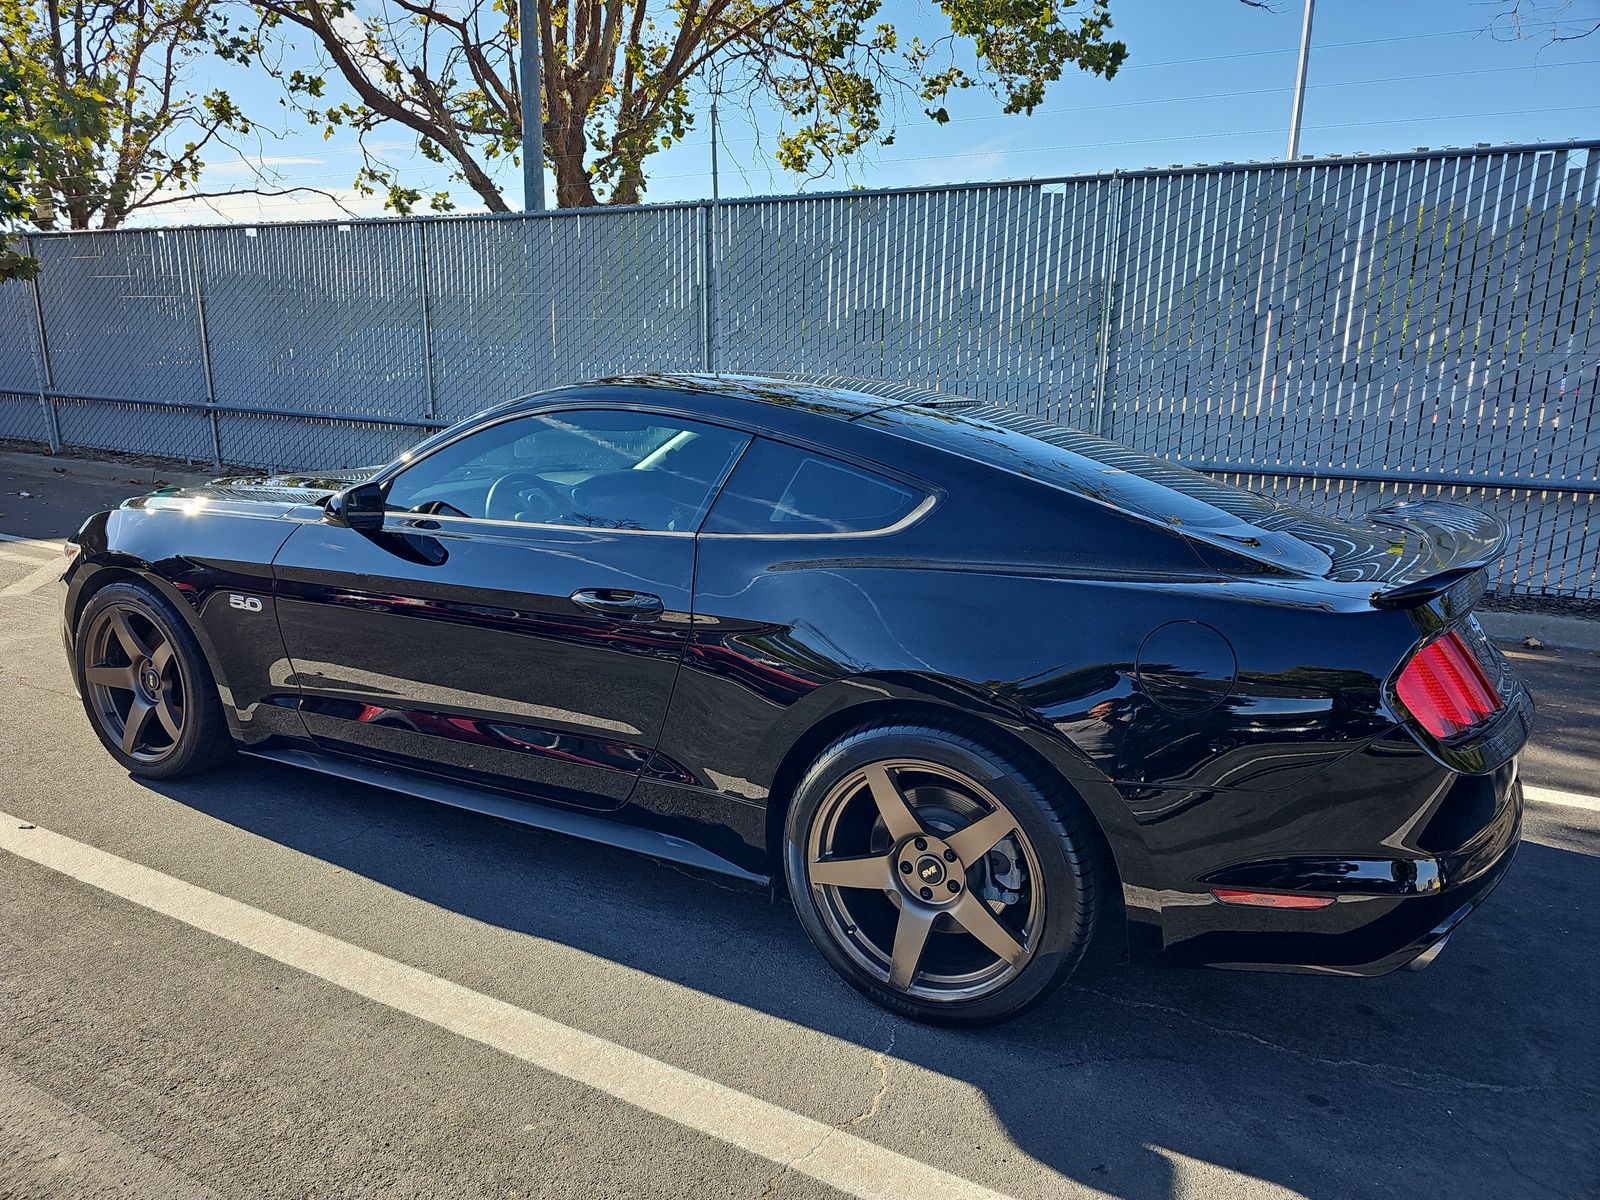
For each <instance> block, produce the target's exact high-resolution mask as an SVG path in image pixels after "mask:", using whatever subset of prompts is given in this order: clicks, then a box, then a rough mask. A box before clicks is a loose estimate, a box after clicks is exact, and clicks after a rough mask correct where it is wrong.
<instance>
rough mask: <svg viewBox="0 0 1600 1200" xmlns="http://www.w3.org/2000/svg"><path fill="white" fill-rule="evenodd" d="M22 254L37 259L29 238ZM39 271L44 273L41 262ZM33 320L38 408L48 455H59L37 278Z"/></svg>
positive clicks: (56, 416) (36, 279) (57, 418)
mask: <svg viewBox="0 0 1600 1200" xmlns="http://www.w3.org/2000/svg"><path fill="white" fill-rule="evenodd" d="M22 252H23V254H25V255H27V256H28V257H29V258H36V257H38V256H37V255H36V254H35V253H34V243H33V239H32V238H31V237H24V238H23V239H22ZM39 270H40V272H41V273H42V272H43V271H44V264H43V262H42V261H41V262H40V264H39ZM33 318H34V321H35V322H36V323H37V325H38V329H39V361H38V363H37V364H36V366H37V371H38V376H39V408H40V410H41V411H42V412H43V413H44V432H45V437H46V438H48V439H49V442H50V453H51V454H60V453H61V421H60V416H59V414H58V413H57V412H56V402H55V397H54V396H53V395H52V394H51V393H53V392H54V391H55V390H56V384H55V374H54V372H53V371H52V370H51V368H50V341H49V339H48V338H47V337H46V336H45V332H44V296H43V294H42V293H41V292H40V291H39V276H38V275H35V276H34V277H33Z"/></svg>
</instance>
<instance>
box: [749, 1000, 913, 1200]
mask: <svg viewBox="0 0 1600 1200" xmlns="http://www.w3.org/2000/svg"><path fill="white" fill-rule="evenodd" d="M886 1023H887V1024H888V1026H889V1044H888V1045H887V1046H885V1047H884V1048H883V1049H882V1050H879V1051H878V1052H877V1053H876V1054H874V1055H873V1056H872V1065H873V1066H874V1067H875V1068H877V1071H878V1087H877V1090H876V1091H875V1092H874V1093H873V1095H872V1099H871V1101H870V1102H868V1104H867V1106H866V1107H865V1108H863V1109H862V1110H861V1111H860V1112H858V1113H856V1115H855V1116H853V1117H847V1118H846V1119H845V1120H843V1121H841V1122H839V1123H838V1124H837V1125H835V1126H834V1127H833V1128H831V1129H829V1130H828V1132H826V1133H824V1134H823V1135H822V1136H821V1137H820V1138H818V1139H817V1141H816V1143H815V1144H814V1145H813V1146H812V1147H811V1148H810V1149H809V1150H807V1151H806V1152H805V1153H804V1154H799V1155H796V1156H795V1157H794V1158H792V1159H790V1160H789V1161H788V1162H786V1163H784V1164H783V1166H782V1167H780V1168H779V1169H778V1170H777V1171H776V1172H775V1173H774V1174H773V1176H772V1178H770V1179H768V1180H767V1186H766V1187H765V1188H763V1189H762V1192H761V1200H773V1197H774V1196H776V1195H777V1194H778V1188H779V1187H780V1186H781V1185H782V1183H783V1181H784V1179H785V1178H787V1177H788V1176H789V1175H791V1174H793V1173H794V1170H795V1168H796V1167H798V1166H800V1165H801V1164H802V1163H804V1162H805V1161H806V1160H807V1159H808V1158H811V1157H812V1156H813V1155H815V1154H816V1153H817V1151H819V1150H821V1149H822V1148H823V1147H824V1146H826V1145H827V1144H828V1139H830V1138H831V1137H833V1135H834V1134H835V1133H843V1132H844V1131H845V1130H846V1129H848V1128H852V1127H855V1126H858V1125H864V1124H866V1122H868V1121H870V1120H872V1118H873V1117H875V1116H877V1115H878V1113H879V1112H880V1111H882V1109H883V1101H884V1098H885V1097H886V1096H888V1094H889V1083H890V1076H891V1075H892V1073H893V1071H894V1060H893V1059H892V1058H891V1057H890V1055H892V1054H893V1053H894V1044H895V1039H896V1038H897V1037H899V1029H898V1028H897V1027H896V1026H895V1023H894V1018H892V1017H889V1018H886Z"/></svg>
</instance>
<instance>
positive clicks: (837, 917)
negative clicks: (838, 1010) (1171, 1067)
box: [784, 719, 1103, 1025]
mask: <svg viewBox="0 0 1600 1200" xmlns="http://www.w3.org/2000/svg"><path fill="white" fill-rule="evenodd" d="M880 769H882V771H883V773H882V775H879V773H878V772H879V770H880ZM941 776H944V778H943V779H941ZM885 780H887V781H888V794H889V795H891V796H892V795H893V794H899V795H900V797H901V799H902V800H904V801H905V812H906V813H909V814H910V819H911V820H912V821H913V822H914V824H913V825H912V826H905V827H904V828H902V831H901V833H900V834H899V835H896V834H894V833H892V832H891V831H890V829H889V827H888V822H887V820H886V819H885V811H884V808H883V805H884V801H883V800H881V799H880V798H879V796H880V793H879V792H878V791H876V790H874V789H875V788H877V787H881V786H882V785H883V783H884V781H885ZM967 784H972V785H973V787H972V788H969V787H967V786H966V785H967ZM852 789H854V790H852ZM930 797H931V798H932V799H931V801H930V799H929V798H930ZM888 803H889V811H891V812H892V811H896V810H895V809H894V801H893V800H892V799H890V800H889V801H888ZM969 805H970V807H968V806H969ZM852 806H854V807H853V808H852ZM863 806H865V808H864V810H863ZM955 808H962V809H963V810H964V811H963V812H955V811H954V810H955ZM874 810H877V811H876V812H875V811H874ZM983 816H987V817H989V818H991V819H990V820H989V821H987V822H986V824H987V825H988V826H989V827H991V828H996V827H1004V828H1008V829H1009V830H1010V832H1008V833H1005V834H1002V835H1001V837H1000V840H999V842H998V843H996V844H994V845H993V846H992V847H991V848H990V849H989V850H986V851H985V850H978V851H977V854H976V855H974V854H973V853H970V852H971V851H974V850H975V849H977V848H978V847H981V846H982V845H983V844H984V843H985V842H986V841H987V837H986V836H985V835H984V833H980V832H979V831H978V829H977V825H978V822H979V820H980V819H981V818H982V817H983ZM897 819H898V820H900V821H901V822H902V823H903V821H904V820H905V819H906V818H905V816H904V814H902V815H901V816H900V817H899V818H897ZM1090 822H1091V818H1090V817H1089V816H1088V815H1087V813H1086V812H1085V810H1084V809H1083V808H1082V807H1081V804H1080V802H1079V801H1078V800H1077V798H1076V797H1075V796H1072V795H1071V794H1069V793H1067V792H1066V791H1065V789H1064V787H1063V786H1062V784H1061V782H1060V781H1059V780H1058V779H1056V778H1054V777H1053V776H1052V775H1050V774H1049V773H1048V772H1047V771H1046V770H1045V769H1043V768H1042V767H1039V766H1035V765H1033V764H1031V763H1028V762H1025V761H1015V760H1014V756H1012V755H1008V754H1007V753H1006V752H1005V750H1003V749H1002V748H1001V744H1000V743H999V742H998V740H997V739H995V738H993V737H992V736H991V735H990V734H989V732H988V731H987V730H986V729H985V728H984V727H983V726H981V725H980V724H978V723H976V722H968V721H964V720H959V719H954V720H952V721H951V722H950V723H949V724H948V725H944V724H931V723H922V722H917V723H909V724H884V725H873V726H866V727H861V728H858V729H855V730H852V731H851V732H849V733H847V734H845V735H843V736H842V737H840V738H839V739H837V740H836V741H834V742H833V743H832V744H831V745H829V746H828V747H827V748H826V749H825V750H823V751H822V753H821V754H820V755H818V756H817V759H816V761H815V762H814V763H812V765H811V767H810V769H809V770H808V771H807V772H806V774H805V776H804V777H803V778H802V779H801V781H800V783H799V785H798V786H797V788H796V790H795V795H794V800H793V802H792V804H791V805H790V807H789V812H788V817H787V820H786V824H785V834H784V873H785V877H786V878H787V880H788V885H789V894H790V897H791V898H792V900H793V902H794V906H795V910H796V911H797V912H798V913H799V915H800V922H801V924H802V925H803V926H804V927H805V930H806V933H807V934H808V935H809V936H810V938H811V940H812V941H813V942H814V943H815V944H816V946H817V948H818V949H819V950H820V951H821V952H822V955H823V957H824V958H826V959H827V960H828V962H829V963H830V964H831V965H832V966H833V968H834V969H835V970H836V971H838V972H839V974H840V975H842V976H843V977H844V978H845V980H846V981H847V982H848V983H849V984H850V985H851V986H852V987H854V988H855V989H856V990H857V991H859V992H861V993H862V994H863V995H865V996H867V997H868V998H870V999H872V1000H873V1001H875V1002H877V1003H878V1004H881V1005H883V1006H884V1007H885V1008H888V1009H890V1010H892V1011H894V1012H897V1013H900V1014H902V1015H903V1016H907V1017H911V1018H913V1019H915V1020H919V1021H927V1022H931V1023H934V1024H940V1025H985V1024H990V1023H992V1022H996V1021H1003V1020H1006V1019H1008V1018H1010V1017H1014V1016H1016V1015H1017V1014H1018V1013H1021V1012H1022V1011H1023V1010H1024V1009H1026V1008H1028V1007H1029V1006H1030V1005H1033V1004H1036V1003H1038V1002H1039V1001H1040V1000H1042V999H1043V998H1044V997H1045V996H1046V995H1048V994H1049V993H1050V992H1051V991H1052V990H1053V989H1054V988H1056V987H1058V986H1060V985H1061V983H1063V982H1064V981H1065V980H1066V979H1067V977H1068V976H1069V975H1071V974H1072V972H1073V970H1074V969H1075V968H1076V967H1077V966H1078V964H1079V963H1080V962H1081V961H1082V959H1083V957H1084V954H1085V953H1086V951H1087V950H1088V948H1089V945H1090V942H1091V940H1092V937H1093V933H1094V929H1095V925H1096V920H1097V918H1098V915H1099V912H1100V907H1101V898H1102V894H1101V890H1100V889H1101V887H1102V883H1101V876H1102V874H1103V872H1102V870H1101V868H1100V867H1099V866H1098V860H1099V855H1098V853H1097V847H1098V845H1099V842H1098V841H1097V839H1096V838H1095V836H1094V834H1093V832H1092V826H1091V824H1090ZM919 828H920V830H921V833H922V835H923V836H919V835H918V833H917V829H919ZM908 830H909V832H908ZM969 830H970V832H969ZM964 835H965V837H964ZM946 836H947V837H948V839H949V840H948V841H947V840H945V838H946ZM925 845H926V849H923V850H919V849H918V847H923V846H925ZM885 847H887V849H885ZM958 847H959V848H960V850H961V853H960V854H959V855H958V854H956V853H955V851H956V849H957V848H958ZM880 856H881V857H882V858H883V859H886V860H887V861H886V864H885V868H886V870H887V877H888V880H889V881H890V886H888V887H885V888H884V889H882V896H881V897H880V896H878V895H877V887H876V882H875V881H876V880H877V879H878V878H879V875H878V871H879V869H880V868H879V865H878V864H879V860H880ZM997 856H998V857H997ZM930 860H931V861H930ZM945 864H948V866H947V870H946V872H945V873H943V874H941V873H940V867H941V866H942V865H945ZM997 866H998V868H999V870H997ZM1035 874H1036V875H1037V877H1038V878H1037V879H1034V878H1033V876H1034V875H1035ZM822 875H826V876H827V879H828V880H833V881H835V882H832V883H830V882H827V881H825V880H824V881H819V878H818V876H822ZM1019 875H1020V876H1023V877H1024V886H1020V887H1017V888H1016V890H1015V891H1013V890H1010V889H1011V888H1012V887H1014V886H1016V885H1015V884H1014V882H1013V881H1014V880H1015V879H1016V877H1018V876H1019ZM839 881H843V882H839ZM924 881H928V883H929V886H926V887H925V886H922V885H923V883H924ZM944 889H949V892H950V893H951V894H949V895H947V894H946V892H945V891H944ZM930 896H931V899H929V900H926V901H924V900H922V899H921V898H922V897H930ZM1007 896H1015V897H1017V898H1016V899H1015V900H1012V901H1008V900H1007V899H1006V897H1007ZM980 904H981V905H982V906H983V907H984V908H986V909H987V911H988V917H985V916H984V913H983V912H981V911H979V910H978V908H977V905H980ZM884 905H888V911H885V909H884ZM1024 905H1026V906H1027V907H1023V906H1024ZM930 910H931V911H932V912H933V914H934V915H933V916H932V917H930V916H929V915H928V913H929V911H930ZM990 917H992V918H994V919H995V921H996V922H998V923H999V924H1000V926H1001V928H1002V930H1003V931H1004V932H1005V933H1007V934H1010V935H1011V941H1010V942H1008V941H1006V939H1005V938H1003V937H997V936H996V935H995V933H994V931H993V930H994V926H993V925H992V924H990V921H989V918H990ZM891 921H892V922H893V924H892V925H891V924H890V922H891ZM903 921H910V922H911V928H912V933H911V934H910V935H909V936H908V937H906V945H907V947H908V954H906V955H899V950H900V946H901V937H902V933H901V922H903ZM969 922H970V924H971V925H972V927H973V928H981V929H982V930H983V934H982V936H980V935H979V934H974V933H972V932H971V931H970V930H969V929H968V927H967V926H968V923H969ZM1035 922H1037V924H1035ZM990 944H994V945H1003V946H1004V947H1005V953H1000V952H996V951H991V950H989V945H990ZM985 953H988V954H989V955H990V956H992V957H993V958H994V960H995V961H994V963H993V965H992V966H990V967H988V968H984V967H983V966H982V957H983V955H984V954H985ZM897 955H899V958H900V959H902V960H903V959H905V958H908V957H909V959H910V961H911V964H912V965H911V968H910V975H909V976H906V975H905V973H904V964H903V962H902V961H897ZM1010 955H1015V957H1008V956H1010ZM985 970H987V972H988V973H987V974H985V973H984V972H985ZM897 972H898V973H899V974H900V976H901V978H900V979H898V980H897V979H896V974H897ZM941 972H943V973H942V974H941ZM907 979H909V982H906V980H907Z"/></svg>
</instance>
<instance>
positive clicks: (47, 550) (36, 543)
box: [0, 533, 64, 554]
mask: <svg viewBox="0 0 1600 1200" xmlns="http://www.w3.org/2000/svg"><path fill="white" fill-rule="evenodd" d="M0 542H13V543H15V544H16V545H19V546H26V547H28V549H30V550H37V551H39V552H40V553H41V554H60V553H61V547H62V545H63V544H64V543H62V542H55V541H46V540H44V539H42V538H31V537H24V536H23V535H22V534H20V533H0Z"/></svg>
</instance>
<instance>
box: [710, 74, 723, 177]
mask: <svg viewBox="0 0 1600 1200" xmlns="http://www.w3.org/2000/svg"><path fill="white" fill-rule="evenodd" d="M711 199H712V201H713V202H715V201H717V200H720V199H722V192H721V190H720V188H719V187H718V184H717V97H716V95H715V93H713V94H712V97H711Z"/></svg>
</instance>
